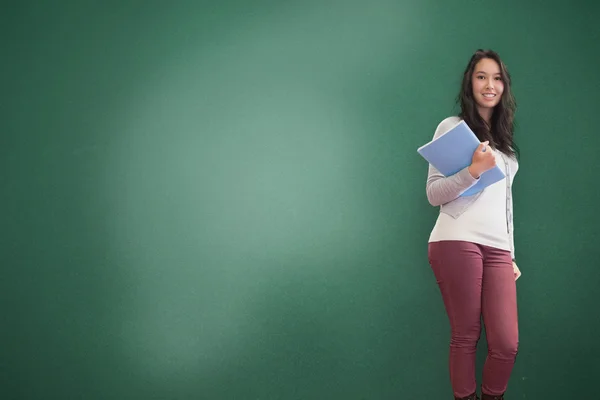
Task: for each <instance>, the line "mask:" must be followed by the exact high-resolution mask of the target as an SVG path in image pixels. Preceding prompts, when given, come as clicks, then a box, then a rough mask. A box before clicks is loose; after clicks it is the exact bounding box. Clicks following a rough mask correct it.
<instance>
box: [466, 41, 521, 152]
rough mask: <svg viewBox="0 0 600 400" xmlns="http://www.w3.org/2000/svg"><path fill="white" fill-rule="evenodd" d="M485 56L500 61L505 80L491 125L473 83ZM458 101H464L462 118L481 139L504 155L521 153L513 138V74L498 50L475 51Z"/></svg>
mask: <svg viewBox="0 0 600 400" xmlns="http://www.w3.org/2000/svg"><path fill="white" fill-rule="evenodd" d="M483 58H490V59H492V60H494V61H496V62H497V63H498V65H499V66H500V73H501V75H502V81H503V82H504V92H503V94H502V98H501V99H500V102H499V103H498V105H497V106H496V107H494V112H493V113H492V118H491V120H490V124H489V125H488V123H487V122H486V121H485V120H484V119H483V118H481V116H480V115H479V111H478V110H477V102H476V101H475V99H474V98H473V84H472V81H471V79H472V77H473V70H474V69H475V65H477V63H478V62H479V61H480V60H481V59H483ZM456 101H457V103H458V104H460V108H461V112H460V114H459V116H460V118H462V119H463V120H464V121H465V122H466V123H467V125H469V127H470V128H471V129H472V130H473V132H474V133H475V135H477V137H478V138H479V140H480V141H482V142H484V141H486V140H489V142H490V145H491V146H492V147H493V148H495V149H497V150H500V151H501V152H503V153H504V154H508V155H510V156H514V155H516V156H517V157H518V156H519V148H518V146H517V145H516V143H515V141H514V138H513V133H514V116H515V111H516V109H517V103H516V101H515V98H514V96H513V94H512V90H511V77H510V74H509V72H508V69H507V68H506V65H504V62H502V60H501V59H500V56H499V55H498V53H496V52H495V51H492V50H482V49H479V50H477V51H476V52H475V54H473V56H472V57H471V60H470V61H469V64H468V65H467V67H466V69H465V72H464V75H463V79H462V85H461V90H460V93H459V95H458V97H457V99H456Z"/></svg>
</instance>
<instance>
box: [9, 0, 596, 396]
mask: <svg viewBox="0 0 600 400" xmlns="http://www.w3.org/2000/svg"><path fill="white" fill-rule="evenodd" d="M598 4H599V3H598V2H593V1H587V2H586V1H574V2H571V3H570V4H569V3H567V2H564V1H561V2H559V1H545V2H542V1H517V0H511V1H504V2H497V1H487V0H480V1H473V0H469V1H467V0H459V1H453V2H442V1H433V0H424V1H423V0H405V1H391V0H371V1H329V0H325V1H304V2H300V1H296V2H294V1H289V2H284V1H267V0H258V1H252V2H248V1H241V0H238V1H231V0H222V1H213V2H208V1H187V2H186V1H177V0H174V1H172V2H171V3H170V4H168V3H167V2H166V1H106V2H98V1H75V0H73V1H66V0H65V1H55V2H50V1H38V2H34V1H23V2H20V3H18V2H13V3H12V4H10V5H8V4H7V5H5V6H3V7H2V12H1V13H0V44H1V50H2V52H1V54H2V62H1V63H0V72H1V74H0V79H1V85H0V96H1V103H0V207H1V214H0V226H1V228H2V230H1V234H0V246H1V247H0V265H1V287H0V288H1V290H0V304H1V306H2V309H1V311H2V313H1V316H2V320H1V324H0V340H1V342H0V344H1V346H0V397H1V398H2V399H44V400H45V399H65V400H66V399H85V400H96V399H207V400H213V399H214V400H221V399H223V400H229V399H232V400H237V399H241V400H246V399H247V400H272V399H273V400H274V399H284V400H287V399H290V400H292V399H293V400H295V399H311V400H312V399H316V400H321V399H322V400H338V399H339V400H367V399H368V400H387V399H390V400H391V399H408V398H423V399H425V398H427V399H449V398H451V397H452V393H451V389H450V383H449V378H448V371H447V353H448V350H447V348H448V342H449V328H448V323H447V318H446V315H445V313H444V309H443V304H442V301H441V297H440V295H439V290H438V287H437V286H436V283H435V278H434V276H433V274H432V272H431V269H430V267H429V265H428V262H427V238H428V235H429V232H430V230H431V228H432V226H433V224H434V221H435V218H436V215H437V212H438V210H437V209H436V208H433V207H431V206H430V205H429V204H428V202H427V200H426V196H425V179H426V174H427V165H426V163H425V162H424V160H422V159H421V158H420V157H419V156H418V154H417V153H416V148H417V147H418V146H420V145H421V144H423V143H425V142H426V141H428V140H430V139H431V137H432V136H433V132H434V129H435V127H436V126H437V124H438V123H439V122H440V121H441V120H442V119H443V118H446V117H447V116H450V115H452V114H455V113H456V111H457V108H456V106H455V102H454V101H455V97H456V95H457V93H458V89H459V85H460V78H461V74H462V71H463V68H464V67H465V65H466V63H467V61H468V59H469V57H470V56H471V54H472V53H473V52H474V51H475V50H476V49H478V48H492V49H494V50H496V51H498V52H499V53H500V55H501V56H502V57H503V58H504V60H505V62H506V64H507V65H508V68H509V70H510V71H511V73H512V75H513V79H514V93H515V96H516V98H517V102H518V106H519V108H518V112H517V120H518V125H517V131H516V138H517V141H518V144H519V145H520V147H521V150H522V159H521V168H520V171H519V174H518V175H517V179H516V180H515V184H514V201H515V228H516V234H515V241H516V254H517V259H518V260H519V265H520V266H521V269H522V272H523V276H522V278H521V279H520V280H519V282H518V290H519V292H518V296H519V306H520V310H519V312H520V328H521V333H520V351H519V356H518V360H517V364H516V366H515V370H514V374H513V378H512V380H511V383H510V385H509V391H508V393H507V398H510V399H525V398H527V399H533V400H541V399H565V398H569V399H575V398H592V397H595V396H597V395H598V394H597V393H598V389H597V381H598V377H600V366H599V365H600V362H599V361H600V345H599V342H598V332H599V330H600V313H599V312H598V300H599V298H598V293H599V292H598V284H599V283H600V273H599V269H600V244H599V239H600V237H599V234H598V226H599V225H600V217H599V214H598V204H600V189H598V178H597V174H596V172H597V171H598V170H599V167H600V163H599V161H598V155H597V154H598V148H599V147H600V132H599V131H598V129H597V124H596V123H595V122H596V117H597V113H598V110H599V109H600V101H599V100H598V96H599V89H600V75H599V74H598V65H599V63H600V56H599V52H598V50H599V49H600V48H599V47H598V46H599V43H600V28H599V26H600V25H599V24H598V18H599V17H600V6H599V5H598ZM485 351H486V349H485V341H483V340H482V342H481V347H480V349H479V353H478V370H479V371H480V370H481V363H482V361H483V358H484V356H485Z"/></svg>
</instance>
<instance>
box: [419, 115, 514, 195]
mask: <svg viewBox="0 0 600 400" xmlns="http://www.w3.org/2000/svg"><path fill="white" fill-rule="evenodd" d="M480 144H481V142H479V139H477V136H475V133H473V131H472V130H471V128H469V126H468V125H467V124H466V123H465V121H460V122H459V123H458V124H457V125H456V126H454V127H453V128H451V129H450V130H449V131H448V132H446V133H444V134H442V135H440V136H439V137H437V138H436V139H434V140H432V141H431V142H429V143H427V144H425V145H423V146H421V147H419V148H418V149H417V151H418V152H419V154H420V155H421V156H422V157H423V158H424V159H425V160H427V161H428V162H429V163H430V164H431V165H433V166H434V167H435V168H437V170H438V171H440V172H441V173H442V174H443V175H444V176H446V177H448V176H451V175H454V174H456V173H457V172H459V171H460V170H462V169H463V168H465V167H468V166H469V165H471V160H472V159H473V153H474V152H475V150H476V149H477V147H478V146H479V145H480ZM505 176H506V175H505V174H504V172H503V171H502V170H501V169H500V167H498V166H497V165H496V166H495V167H494V168H492V169H489V170H487V171H485V172H484V173H483V174H481V176H480V177H479V181H478V182H477V183H476V184H474V185H473V186H471V187H470V188H469V189H467V190H466V191H465V192H463V193H462V194H461V196H471V195H474V194H475V193H477V192H480V191H481V190H483V189H484V188H486V187H488V186H489V185H492V184H494V183H496V182H498V181H500V180H502V179H503V178H504V177H505Z"/></svg>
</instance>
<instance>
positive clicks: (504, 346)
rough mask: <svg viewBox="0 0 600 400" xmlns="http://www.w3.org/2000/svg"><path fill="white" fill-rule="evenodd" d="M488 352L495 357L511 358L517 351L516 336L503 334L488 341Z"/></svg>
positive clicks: (517, 341)
mask: <svg viewBox="0 0 600 400" xmlns="http://www.w3.org/2000/svg"><path fill="white" fill-rule="evenodd" d="M488 346H489V352H490V354H492V355H493V356H495V357H496V358H501V359H505V360H513V359H514V358H515V357H516V356H517V353H518V352H519V339H518V337H514V336H513V337H510V336H508V335H507V336H504V337H502V338H498V339H496V340H494V341H493V342H491V343H488Z"/></svg>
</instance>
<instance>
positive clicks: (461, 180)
mask: <svg viewBox="0 0 600 400" xmlns="http://www.w3.org/2000/svg"><path fill="white" fill-rule="evenodd" d="M477 181H478V179H476V178H473V176H472V175H471V173H470V172H469V167H465V168H464V169H462V170H460V171H459V172H457V173H456V174H454V175H452V176H449V177H444V175H442V173H440V172H439V171H438V170H437V169H436V168H435V167H434V166H433V165H431V164H429V173H428V175H427V186H426V190H427V200H429V203H430V204H431V205H432V206H441V205H442V204H446V203H448V202H450V201H452V200H454V199H456V198H458V197H459V196H460V195H461V194H462V193H463V192H464V191H465V190H467V189H468V188H470V187H471V186H473V185H474V184H475V183H476V182H477Z"/></svg>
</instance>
